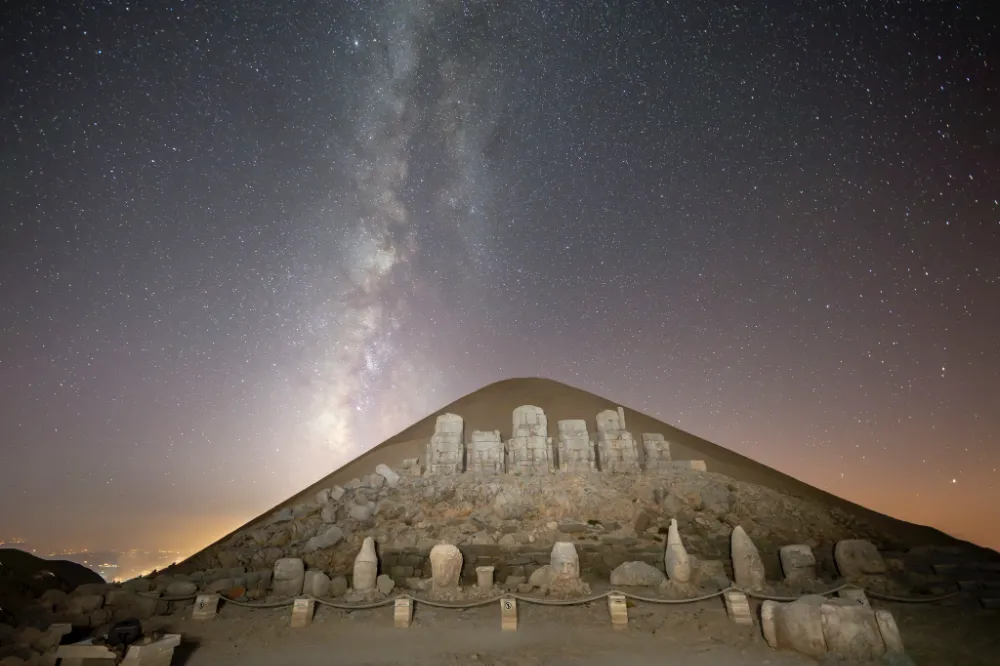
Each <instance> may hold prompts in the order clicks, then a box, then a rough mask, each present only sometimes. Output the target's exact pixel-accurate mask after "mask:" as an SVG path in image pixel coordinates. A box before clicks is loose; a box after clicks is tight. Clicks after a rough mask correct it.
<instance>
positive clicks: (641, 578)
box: [611, 562, 666, 587]
mask: <svg viewBox="0 0 1000 666" xmlns="http://www.w3.org/2000/svg"><path fill="white" fill-rule="evenodd" d="M665 579H666V576H664V575H663V572H662V571H660V570H659V569H657V568H656V567H654V566H653V565H651V564H647V563H645V562H622V563H621V564H619V565H618V566H617V567H615V570H614V571H612V572H611V584H612V585H615V586H617V585H627V586H631V587H659V585H660V583H662V582H663V581H664V580H665Z"/></svg>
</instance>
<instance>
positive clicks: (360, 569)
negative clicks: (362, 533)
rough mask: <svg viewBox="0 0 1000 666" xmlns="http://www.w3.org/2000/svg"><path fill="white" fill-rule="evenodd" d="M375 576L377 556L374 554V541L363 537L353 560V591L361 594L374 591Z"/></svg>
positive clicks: (376, 573)
mask: <svg viewBox="0 0 1000 666" xmlns="http://www.w3.org/2000/svg"><path fill="white" fill-rule="evenodd" d="M377 576H378V555H377V554H376V553H375V539H373V538H371V537H365V540H364V541H363V542H362V543H361V550H360V551H359V552H358V555H357V557H355V558H354V589H355V590H358V591H361V592H363V591H366V590H374V589H375V579H376V577H377Z"/></svg>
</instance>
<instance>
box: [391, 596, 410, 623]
mask: <svg viewBox="0 0 1000 666" xmlns="http://www.w3.org/2000/svg"><path fill="white" fill-rule="evenodd" d="M392 619H393V624H395V625H396V626H397V627H398V628H400V629H406V628H407V627H409V626H410V624H412V623H413V599H410V598H409V597H396V605H395V607H394V608H393V613H392Z"/></svg>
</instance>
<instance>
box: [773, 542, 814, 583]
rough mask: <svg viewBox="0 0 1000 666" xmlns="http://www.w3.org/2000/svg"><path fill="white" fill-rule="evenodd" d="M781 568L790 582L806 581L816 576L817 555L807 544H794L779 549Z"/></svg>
mask: <svg viewBox="0 0 1000 666" xmlns="http://www.w3.org/2000/svg"><path fill="white" fill-rule="evenodd" d="M778 558H779V559H780V560H781V570H782V571H783V572H784V573H785V580H786V581H788V582H804V581H810V580H815V578H816V557H815V556H814V555H813V552H812V548H810V547H809V546H807V545H806V544H793V545H789V546H782V547H781V548H780V549H778Z"/></svg>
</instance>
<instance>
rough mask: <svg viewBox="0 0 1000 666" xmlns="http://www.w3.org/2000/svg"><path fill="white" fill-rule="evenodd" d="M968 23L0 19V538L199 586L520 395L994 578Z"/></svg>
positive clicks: (993, 452) (153, 7) (848, 18)
mask: <svg viewBox="0 0 1000 666" xmlns="http://www.w3.org/2000/svg"><path fill="white" fill-rule="evenodd" d="M43 4H44V5H46V6H44V7H43ZM32 5H34V6H32ZM55 5H58V8H57V7H55ZM989 9H990V4H989V3H983V4H982V5H981V6H977V5H975V4H973V3H966V2H952V3H937V2H933V3H918V2H867V3H864V2H836V3H830V2H822V1H819V2H788V1H782V2H763V1H758V2H746V3H737V4H736V5H734V6H730V7H727V8H722V7H720V6H718V3H713V2H699V1H695V0H673V1H671V2H666V0H661V1H657V2H599V1H594V2H577V1H573V2H570V1H567V2H556V1H554V0H553V1H541V0H539V1H538V2H518V1H506V0H492V1H487V0H479V1H473V0H467V1H465V2H459V1H457V0H438V1H432V0H413V1H410V2H405V1H402V0H389V1H386V2H378V1H372V0H356V1H354V2H296V1H286V2H281V3H277V2H268V3H242V2H220V3H193V2H181V1H177V2H174V3H167V2H149V3H144V2H123V1H117V2H86V3H82V2H81V3H68V2H67V3H5V4H4V6H3V9H2V10H0V11H2V14H0V55H2V58H0V68H2V70H0V74H2V76H0V151H2V153H0V154H2V158H0V323H2V326H0V447H2V449H0V451H2V465H0V506H2V507H3V510H2V511H0V539H3V538H10V537H13V536H21V537H24V538H27V539H29V540H30V541H31V542H32V543H39V544H41V543H44V544H47V545H51V546H52V547H83V546H89V547H91V548H97V547H104V548H118V549H124V548H129V547H163V548H173V549H180V550H187V551H190V550H192V549H195V548H198V547H201V546H204V545H206V544H207V543H209V542H210V541H212V540H214V539H215V538H216V537H218V536H221V535H222V534H224V533H225V532H227V531H228V530H229V529H232V528H234V527H236V526H237V525H239V524H241V523H242V522H243V521H245V520H247V519H249V518H251V517H253V516H255V515H256V514H258V513H259V512H261V511H263V510H265V509H267V508H268V507H270V506H272V505H274V504H275V503H277V502H279V501H280V500H283V499H284V498H285V497H287V496H289V495H291V494H292V493H294V492H296V491H298V490H300V489H301V488H302V487H304V486H305V485H307V484H309V483H311V482H313V481H315V480H316V479H318V478H320V477H322V476H324V475H325V474H327V473H328V472H330V471H332V470H333V469H335V468H336V467H338V466H340V465H341V464H342V463H344V462H346V461H348V460H350V459H351V458H353V457H355V456H356V455H357V454H359V453H360V452H362V451H364V450H366V449H367V448H369V447H371V446H373V445H375V444H377V443H378V442H380V441H382V440H383V439H385V438H386V437H388V436H390V435H392V434H394V433H395V432H397V431H399V430H401V429H403V428H404V427H406V426H408V425H409V424H411V423H412V422H414V421H416V420H418V419H420V418H422V417H423V416H425V415H426V414H428V413H430V412H432V411H433V410H436V409H438V408H439V407H441V406H442V405H444V404H446V403H448V402H450V401H452V400H454V399H457V398H459V397H461V396H462V395H465V394H466V393H469V392H471V391H473V390H475V389H477V388H479V387H481V386H483V385H485V384H487V383H490V382H494V381H497V380H501V379H505V378H509V377H514V376H545V377H550V378H552V379H556V380H559V381H562V382H565V383H568V384H571V385H574V386H577V387H579V388H582V389H585V390H589V391H593V392H596V393H599V394H601V395H605V396H607V397H609V398H611V399H612V400H614V401H617V402H619V403H620V404H623V405H626V406H629V407H632V408H635V409H638V410H641V411H644V412H646V413H649V414H650V415H653V416H655V417H658V418H660V419H662V420H664V421H666V422H668V423H672V424H675V425H677V426H678V427H681V428H683V429H685V430H689V431H691V432H693V433H695V434H697V435H700V436H702V437H705V438H707V439H709V440H712V441H714V442H717V443H719V444H721V445H723V446H726V447H729V448H731V449H734V450H736V451H738V452H740V453H743V454H745V455H747V456H750V457H752V458H755V459H757V460H759V461H761V462H763V463H765V464H768V465H771V466H773V467H776V468H778V469H780V470H782V471H784V472H787V473H789V474H792V475H794V476H796V477H799V478H801V479H803V480H804V481H806V482H808V483H811V484H813V485H816V486H819V487H821V488H824V489H827V490H829V491H831V492H834V493H836V494H838V495H841V496H843V497H846V498H848V499H851V500H854V501H857V502H860V503H862V504H866V505H868V506H871V507H873V508H875V509H878V510H881V511H885V512H888V513H890V514H893V515H896V516H898V517H902V518H904V519H909V520H914V521H918V522H922V523H925V524H932V525H934V526H937V527H940V528H942V529H944V530H946V531H948V532H950V533H952V534H955V535H958V536H961V537H964V538H969V539H972V540H974V541H977V542H979V543H983V544H986V545H990V546H992V547H1000V520H998V519H997V513H998V509H997V507H998V506H1000V474H998V471H997V469H998V467H1000V444H998V439H997V438H998V435H997V433H998V432H1000V342H998V333H997V331H998V328H1000V204H998V198H1000V136H998V131H1000V130H998V128H1000V77H998V72H997V68H998V64H997V63H998V56H1000V53H998V49H997V48H996V46H997V44H1000V30H998V29H997V25H996V24H995V23H992V22H991V21H990V19H989V18H988V15H989V14H990V12H989ZM580 417H581V418H593V415H592V414H581V415H580ZM474 425H475V424H470V426H473V427H474ZM991 523H992V524H991Z"/></svg>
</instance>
